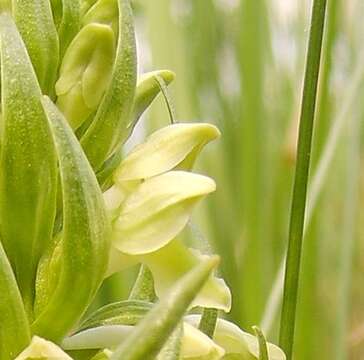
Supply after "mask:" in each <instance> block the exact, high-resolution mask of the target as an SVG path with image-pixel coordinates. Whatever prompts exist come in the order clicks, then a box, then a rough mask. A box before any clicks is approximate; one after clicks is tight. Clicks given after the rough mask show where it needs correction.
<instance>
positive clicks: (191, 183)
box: [113, 171, 216, 255]
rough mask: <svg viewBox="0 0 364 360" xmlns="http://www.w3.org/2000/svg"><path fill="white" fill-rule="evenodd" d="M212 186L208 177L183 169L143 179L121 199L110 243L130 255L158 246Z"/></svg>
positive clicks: (172, 234)
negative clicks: (127, 195) (121, 202)
mask: <svg viewBox="0 0 364 360" xmlns="http://www.w3.org/2000/svg"><path fill="white" fill-rule="evenodd" d="M215 188H216V185H215V182H214V181H213V180H212V179H210V178H208V177H206V176H202V175H197V174H193V173H189V172H185V171H170V172H168V173H165V174H162V175H159V176H156V177H153V178H150V179H147V180H146V181H145V182H143V183H141V184H140V185H139V187H138V188H137V189H136V190H135V191H134V192H132V194H131V195H130V196H129V197H128V198H127V199H126V200H125V201H124V203H123V205H122V207H121V212H120V216H119V217H118V219H117V220H116V221H115V222H114V226H113V246H114V247H116V248H117V249H118V250H120V251H121V252H124V253H126V254H130V255H141V254H146V253H150V252H153V251H156V250H158V249H160V248H161V247H163V246H165V245H166V244H168V242H169V241H171V240H172V239H173V238H174V237H176V235H177V234H178V233H179V232H181V231H182V229H183V228H184V227H185V225H186V224H187V222H188V220H189V218H190V215H191V212H192V209H193V207H194V206H195V205H196V203H197V202H198V201H199V200H200V199H202V197H204V196H205V195H207V194H209V193H211V192H213V191H215Z"/></svg>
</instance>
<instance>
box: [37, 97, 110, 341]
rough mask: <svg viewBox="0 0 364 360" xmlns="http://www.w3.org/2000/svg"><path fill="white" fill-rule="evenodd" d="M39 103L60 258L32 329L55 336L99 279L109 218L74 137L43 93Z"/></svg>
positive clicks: (77, 314)
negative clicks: (51, 156) (58, 193)
mask: <svg viewBox="0 0 364 360" xmlns="http://www.w3.org/2000/svg"><path fill="white" fill-rule="evenodd" d="M43 104H44V108H45V110H46V113H47V116H48V119H49V123H50V125H51V129H52V135H53V138H54V142H55V144H56V149H57V153H58V160H59V168H60V175H61V185H62V194H63V229H62V261H63V264H62V272H61V275H60V279H59V282H58V285H57V288H56V290H55V292H54V294H53V296H52V298H51V300H50V302H49V304H48V306H47V307H46V308H45V309H44V311H43V312H42V313H41V314H40V315H39V317H38V318H37V319H36V320H35V322H34V323H33V324H32V330H33V332H34V333H36V334H37V335H39V336H43V337H46V338H47V339H50V340H53V341H59V340H60V339H62V337H63V336H64V335H65V334H67V332H68V331H70V330H71V328H72V327H73V326H74V325H75V323H76V322H77V321H78V320H79V318H80V317H81V316H82V314H83V313H84V311H85V310H86V308H87V306H88V305H89V304H90V302H91V300H92V299H93V296H94V295H95V292H96V290H97V289H98V287H99V285H100V284H101V282H102V280H103V276H104V274H105V271H106V266H107V262H108V254H109V246H110V244H109V223H108V219H107V216H106V212H105V209H104V203H103V199H102V194H101V191H100V188H99V186H98V183H97V180H96V177H95V175H94V173H93V171H92V169H91V167H90V165H89V163H88V161H87V159H86V157H85V155H84V153H83V151H82V149H81V147H80V145H79V142H78V141H77V138H76V137H75V135H74V134H73V132H72V129H71V128H70V127H69V125H68V124H67V122H66V120H65V119H64V117H63V115H62V114H61V113H60V112H59V110H58V109H57V108H56V106H55V105H54V104H53V103H52V102H51V101H50V100H49V99H48V98H44V100H43Z"/></svg>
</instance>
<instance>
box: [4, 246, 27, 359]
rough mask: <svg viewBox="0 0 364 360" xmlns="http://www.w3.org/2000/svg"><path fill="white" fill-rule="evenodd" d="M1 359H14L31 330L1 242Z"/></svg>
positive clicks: (23, 345) (22, 347) (25, 342)
mask: <svg viewBox="0 0 364 360" xmlns="http://www.w3.org/2000/svg"><path fill="white" fill-rule="evenodd" d="M0 294H1V297H0V359H1V360H13V359H14V357H15V356H16V355H17V354H18V353H19V352H20V351H22V350H23V349H24V348H25V347H26V346H27V345H28V344H29V342H30V330H29V324H28V320H27V317H26V313H25V309H24V306H23V303H22V299H21V296H20V293H19V289H18V286H17V284H16V280H15V277H14V274H13V271H12V269H11V266H10V263H9V261H8V259H7V258H6V255H5V252H4V249H3V247H2V245H1V244H0Z"/></svg>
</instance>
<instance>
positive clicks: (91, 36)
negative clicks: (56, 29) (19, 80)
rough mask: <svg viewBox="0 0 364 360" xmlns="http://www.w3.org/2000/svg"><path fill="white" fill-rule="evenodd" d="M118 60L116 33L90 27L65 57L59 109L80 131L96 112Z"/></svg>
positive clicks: (58, 90)
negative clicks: (115, 58) (115, 60)
mask: <svg viewBox="0 0 364 360" xmlns="http://www.w3.org/2000/svg"><path fill="white" fill-rule="evenodd" d="M114 56H115V36H114V32H113V31H112V30H111V28H110V27H109V26H107V25H103V24H88V25H86V26H85V27H84V28H83V29H82V30H81V31H80V32H79V33H78V35H77V36H76V37H75V38H74V40H73V41H72V42H71V44H70V46H69V47H68V49H67V51H66V54H65V56H64V59H63V62H62V65H61V69H60V77H59V79H58V81H57V83H56V94H57V96H58V100H57V105H58V107H59V109H60V110H61V111H62V112H63V114H64V115H65V117H66V118H67V120H68V122H69V123H70V125H71V126H72V128H74V129H77V128H78V127H79V126H80V125H82V123H83V122H84V121H85V120H86V119H87V118H88V117H89V116H90V115H91V114H92V113H93V112H94V111H95V110H96V109H97V107H98V105H99V103H100V101H101V98H102V96H103V94H104V92H105V90H106V87H107V85H108V83H109V80H110V75H111V71H112V66H113V61H114Z"/></svg>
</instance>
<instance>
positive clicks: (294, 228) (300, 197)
mask: <svg viewBox="0 0 364 360" xmlns="http://www.w3.org/2000/svg"><path fill="white" fill-rule="evenodd" d="M325 14H326V0H313V6H312V18H311V29H310V38H309V45H308V53H307V59H306V73H305V81H304V88H303V99H302V108H301V118H300V128H299V138H298V148H297V163H296V174H295V182H294V188H293V198H292V209H291V217H290V228H289V243H288V252H287V260H286V273H285V284H284V297H283V307H282V316H281V329H280V342H279V343H280V346H281V347H282V349H283V350H284V351H285V353H286V355H287V359H288V360H290V359H291V358H292V350H293V341H294V331H295V322H296V307H297V297H298V286H299V274H300V265H301V253H302V239H303V227H304V220H305V209H306V195H307V182H308V174H309V167H310V155H311V143H312V134H313V123H314V116H315V106H316V96H317V87H318V79H319V69H320V60H321V47H322V39H323V30H324V23H325Z"/></svg>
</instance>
